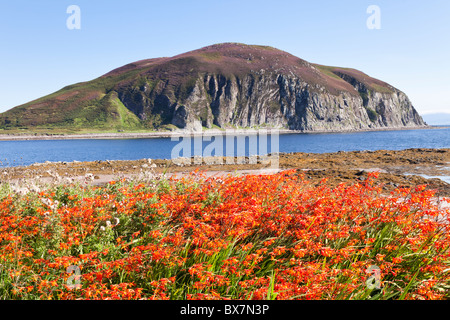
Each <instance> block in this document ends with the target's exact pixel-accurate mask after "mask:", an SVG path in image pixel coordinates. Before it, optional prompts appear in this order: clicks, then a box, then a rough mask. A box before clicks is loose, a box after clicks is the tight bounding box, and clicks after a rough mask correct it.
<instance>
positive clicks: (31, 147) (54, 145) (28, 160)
mask: <svg viewBox="0 0 450 320" xmlns="http://www.w3.org/2000/svg"><path fill="white" fill-rule="evenodd" d="M269 138H270V137H269ZM212 141H214V138H213V139H212ZM268 141H270V139H268ZM223 143H224V149H225V150H224V152H226V147H225V139H224V142H223ZM178 144H179V141H171V139H170V138H157V139H155V138H152V139H118V140H116V139H109V140H108V139H98V140H97V139H95V140H90V139H86V140H28V141H0V161H1V162H0V167H5V166H20V165H30V164H33V163H41V162H45V161H52V162H57V161H67V162H71V161H74V160H77V161H94V160H138V159H143V158H151V159H170V158H171V153H172V149H173V148H174V147H175V146H176V145H178ZM210 144H211V142H209V141H203V149H204V148H205V147H207V146H208V145H210ZM248 145H249V142H248V141H247V143H246V146H247V149H246V154H248ZM236 148H237V143H236V144H235V152H236ZM408 148H450V126H448V127H444V128H436V129H420V130H399V131H376V132H358V133H332V134H331V133H318V134H283V135H280V136H279V152H285V153H289V152H312V153H325V152H337V151H355V150H360V151H361V150H372V151H374V150H403V149H408ZM270 151H271V146H270V145H269V146H268V152H270ZM192 154H198V152H196V153H195V152H192ZM258 154H260V153H258ZM182 155H183V154H180V156H182Z"/></svg>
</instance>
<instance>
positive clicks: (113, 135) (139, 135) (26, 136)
mask: <svg viewBox="0 0 450 320" xmlns="http://www.w3.org/2000/svg"><path fill="white" fill-rule="evenodd" d="M440 128H445V126H421V127H399V128H377V129H364V130H337V131H331V130H329V131H301V130H289V129H275V128H274V129H270V128H267V129H265V128H262V129H223V130H216V129H208V130H203V131H188V130H179V131H167V132H100V133H67V134H59V133H51V132H49V133H46V134H31V133H11V134H5V133H0V141H2V140H3V141H14V140H71V139H149V138H171V137H181V136H188V135H203V136H215V135H226V134H232V135H243V134H245V135H248V134H258V133H261V132H267V133H270V132H271V130H272V132H277V133H278V134H299V133H305V134H313V133H357V132H373V131H397V130H418V129H440Z"/></svg>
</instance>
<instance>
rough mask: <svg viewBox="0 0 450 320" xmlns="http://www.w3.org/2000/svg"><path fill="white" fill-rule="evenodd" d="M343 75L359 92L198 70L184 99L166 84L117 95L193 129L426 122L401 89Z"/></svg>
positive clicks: (352, 127) (278, 77)
mask: <svg viewBox="0 0 450 320" xmlns="http://www.w3.org/2000/svg"><path fill="white" fill-rule="evenodd" d="M342 78H343V79H344V80H346V81H349V83H351V85H352V86H353V87H354V88H355V90H356V91H357V92H358V94H354V92H346V91H342V92H340V93H338V94H332V93H330V92H329V91H327V90H326V88H325V87H322V86H320V85H317V86H314V87H312V86H311V85H310V84H309V83H307V82H305V81H303V80H302V79H301V78H299V77H297V76H295V75H294V76H293V75H290V76H289V75H283V74H276V73H266V72H260V73H254V74H248V75H245V76H243V77H236V76H232V77H226V76H224V75H222V74H203V75H199V76H198V77H197V79H196V80H195V82H194V84H193V86H192V88H191V89H190V92H189V93H188V94H187V97H186V98H184V99H182V98H177V97H176V96H175V95H172V94H170V90H165V89H166V88H164V87H163V88H160V93H156V94H154V93H153V92H149V91H148V90H147V88H145V87H143V88H142V90H138V91H136V92H134V94H133V95H127V94H122V95H120V99H121V101H122V103H123V104H124V105H125V106H127V107H128V108H130V109H132V110H133V109H136V108H137V106H136V103H135V102H134V101H142V102H144V101H147V105H146V104H145V103H141V104H140V105H141V106H143V105H144V106H145V107H144V108H142V111H143V112H142V113H140V117H141V118H144V119H146V118H147V117H148V116H146V115H145V111H144V110H147V112H150V114H152V115H154V110H155V109H159V110H161V113H160V114H161V115H162V114H163V112H162V110H164V113H165V114H164V115H163V118H164V119H165V120H166V121H170V123H172V124H173V125H175V126H177V127H179V128H183V129H195V128H194V126H195V123H196V121H199V120H200V121H201V123H202V126H204V127H207V128H211V127H212V126H213V125H216V126H218V127H221V128H225V127H230V126H235V127H244V128H246V127H261V126H267V127H272V128H285V129H291V130H300V131H304V132H315V131H320V132H336V131H358V130H368V129H383V128H404V127H411V128H413V127H420V126H425V123H424V121H423V120H422V118H421V117H420V116H419V114H418V113H417V112H416V110H415V109H414V107H413V106H412V104H411V102H410V101H409V99H408V97H407V96H406V95H405V94H404V93H403V92H401V91H399V90H397V89H395V88H392V89H391V90H392V92H386V90H383V91H382V92H378V91H375V90H371V89H369V88H367V87H366V86H365V85H364V84H363V83H361V82H359V81H357V80H356V79H354V78H352V79H351V81H350V78H349V77H344V76H343V77H342ZM167 91H168V92H169V94H167ZM197 129H201V128H197Z"/></svg>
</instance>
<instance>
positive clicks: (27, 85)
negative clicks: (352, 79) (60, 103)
mask: <svg viewBox="0 0 450 320" xmlns="http://www.w3.org/2000/svg"><path fill="white" fill-rule="evenodd" d="M70 5H77V6H78V7H79V8H80V22H81V23H80V27H81V28H80V29H73V30H70V29H69V28H67V25H66V21H67V19H68V18H69V17H70V16H71V14H68V13H67V12H66V11H67V8H68V7H69V6H70ZM369 5H377V6H378V7H379V8H380V20H379V21H380V27H381V29H369V28H368V27H367V23H366V22H367V19H368V18H369V17H370V16H371V14H369V13H367V8H368V7H369ZM449 17H450V1H448V0H432V1H417V0H408V1H401V0H388V1H382V0H370V1H365V0H339V1H335V0H329V1H324V0H322V1H321V0H314V1H312V0H308V1H303V0H291V1H289V0H271V1H265V0H185V1H174V0H164V1H153V0H145V1H144V0H126V1H119V0H89V1H88V0H71V1H66V0H39V1H38V0H36V1H34V0H27V1H25V0H1V1H0V43H1V50H0V112H3V111H5V110H7V109H10V108H12V107H14V106H17V105H19V104H22V103H25V102H28V101H30V100H33V99H36V98H39V97H41V96H43V95H46V94H50V93H52V92H54V91H57V90H59V89H60V88H62V87H64V86H66V85H69V84H73V83H76V82H81V81H87V80H91V79H94V78H96V77H98V76H100V75H102V74H104V73H106V72H108V71H110V70H111V69H114V68H116V67H119V66H122V65H124V64H127V63H130V62H133V61H136V60H140V59H147V58H154V57H162V56H173V55H176V54H179V53H183V52H186V51H190V50H194V49H198V48H200V47H204V46H207V45H211V44H214V43H220V42H242V43H246V44H260V45H269V46H273V47H276V48H278V49H282V50H285V51H287V52H290V53H292V54H294V55H296V56H298V57H300V58H303V59H305V60H308V61H310V62H314V63H320V64H325V65H334V66H342V67H352V68H356V69H359V70H361V71H363V72H365V73H367V74H369V75H370V76H373V77H375V78H379V79H381V80H383V81H386V82H388V83H390V84H391V85H393V86H395V87H397V88H398V89H400V90H402V91H404V92H405V93H406V94H407V95H408V96H409V97H410V99H411V101H412V102H413V104H414V106H415V107H416V109H417V110H418V111H419V113H421V114H426V113H432V112H450V19H449Z"/></svg>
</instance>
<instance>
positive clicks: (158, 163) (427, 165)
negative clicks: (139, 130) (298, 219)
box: [0, 149, 450, 196]
mask: <svg viewBox="0 0 450 320" xmlns="http://www.w3.org/2000/svg"><path fill="white" fill-rule="evenodd" d="M202 160H203V161H202V165H198V164H194V163H193V162H194V161H192V164H191V165H180V164H176V163H174V162H173V161H172V160H161V159H142V160H136V161H93V162H68V163H65V162H64V163H43V164H34V165H31V166H27V167H9V168H2V169H1V174H0V181H2V182H7V181H9V182H13V183H19V184H20V183H21V182H26V181H28V182H29V181H35V182H36V181H39V182H45V183H69V182H73V181H79V182H82V183H89V184H102V183H105V182H107V181H110V180H115V179H120V178H133V177H134V178H140V179H149V178H151V177H155V176H156V175H158V174H162V173H165V174H166V175H173V174H176V175H181V174H184V173H187V172H191V171H194V170H195V169H197V168H199V169H200V170H202V171H206V172H208V174H209V175H220V174H228V173H231V174H247V173H256V174H261V173H271V172H274V171H276V170H273V169H268V168H269V164H268V163H267V162H264V161H258V163H256V164H248V163H242V164H237V161H234V164H226V161H225V160H226V159H223V160H224V161H223V163H224V164H214V163H213V162H212V161H211V159H202ZM283 169H297V170H299V171H302V172H304V173H305V176H306V178H307V179H308V180H310V181H317V182H318V181H320V180H321V179H323V178H328V183H329V184H330V185H332V186H334V185H337V184H338V183H340V182H348V183H351V182H355V181H361V180H364V179H365V178H366V177H367V173H368V172H369V171H379V172H380V175H379V178H378V181H379V182H381V183H383V184H384V190H385V191H386V192H388V191H391V190H393V189H394V188H396V187H402V186H404V187H414V186H417V185H421V184H427V185H429V188H432V189H436V190H437V191H438V195H441V196H450V184H449V183H447V182H445V181H444V180H445V177H446V179H448V178H449V177H450V149H407V150H402V151H391V150H379V151H352V152H337V153H324V154H315V153H293V154H280V156H279V170H283ZM438 176H439V177H442V178H443V179H440V178H430V177H438ZM447 181H448V180H447Z"/></svg>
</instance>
